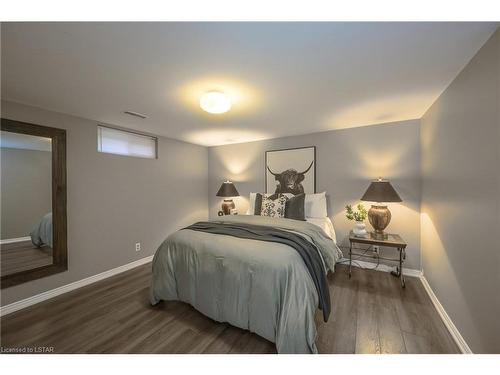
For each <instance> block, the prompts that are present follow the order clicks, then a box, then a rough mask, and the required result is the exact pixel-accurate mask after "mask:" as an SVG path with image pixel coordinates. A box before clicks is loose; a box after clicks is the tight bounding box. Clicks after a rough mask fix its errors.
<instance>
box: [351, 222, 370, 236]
mask: <svg viewBox="0 0 500 375" xmlns="http://www.w3.org/2000/svg"><path fill="white" fill-rule="evenodd" d="M352 231H353V233H354V235H356V236H364V235H365V234H366V233H367V232H366V225H365V223H364V222H363V221H356V224H355V225H354V229H353V230H352Z"/></svg>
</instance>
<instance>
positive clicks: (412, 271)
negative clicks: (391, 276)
mask: <svg viewBox="0 0 500 375" xmlns="http://www.w3.org/2000/svg"><path fill="white" fill-rule="evenodd" d="M339 262H342V264H349V258H342V259H340V261H339ZM352 265H353V267H359V266H361V268H371V269H374V270H375V271H381V272H391V271H394V269H395V266H389V265H387V264H382V263H380V264H379V265H378V267H377V268H373V267H375V266H376V263H372V262H366V261H363V260H353V261H352ZM403 275H405V276H413V277H420V276H422V271H420V270H415V269H412V268H404V267H403Z"/></svg>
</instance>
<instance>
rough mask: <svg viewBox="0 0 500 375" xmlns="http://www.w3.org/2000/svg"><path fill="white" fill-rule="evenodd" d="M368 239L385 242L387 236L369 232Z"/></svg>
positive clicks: (382, 233)
mask: <svg viewBox="0 0 500 375" xmlns="http://www.w3.org/2000/svg"><path fill="white" fill-rule="evenodd" d="M370 237H371V238H373V239H374V240H387V239H388V238H389V235H388V234H387V233H385V232H370Z"/></svg>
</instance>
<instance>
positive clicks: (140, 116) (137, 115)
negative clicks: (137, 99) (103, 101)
mask: <svg viewBox="0 0 500 375" xmlns="http://www.w3.org/2000/svg"><path fill="white" fill-rule="evenodd" d="M123 113H125V114H127V115H130V116H134V117H139V118H142V119H145V118H148V116H146V115H143V114H142V113H138V112H132V111H125V112H123Z"/></svg>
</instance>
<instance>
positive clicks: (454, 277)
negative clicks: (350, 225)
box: [421, 30, 500, 353]
mask: <svg viewBox="0 0 500 375" xmlns="http://www.w3.org/2000/svg"><path fill="white" fill-rule="evenodd" d="M499 55H500V31H498V30H497V31H496V33H495V34H494V35H493V36H492V37H491V39H490V40H489V41H488V42H487V43H486V44H485V45H484V46H483V47H482V48H481V50H480V51H479V52H478V53H477V55H476V56H475V57H474V58H473V59H472V60H471V61H470V62H469V64H468V65H467V66H466V67H465V68H464V69H463V70H462V72H461V73H460V74H459V75H458V76H457V78H456V79H455V80H454V81H453V82H452V83H451V84H450V86H449V87H448V88H447V89H446V90H445V91H444V93H443V94H442V95H441V97H440V98H439V99H438V100H437V101H436V102H435V103H434V104H433V105H432V107H431V108H430V109H429V110H428V112H427V113H426V114H425V115H424V117H423V119H422V131H421V136H422V178H423V195H422V231H421V236H422V240H421V242H422V252H423V269H424V274H425V277H426V278H427V280H428V281H429V284H430V286H431V287H432V289H433V290H434V292H435V293H436V295H437V297H438V299H439V301H440V302H441V304H442V305H443V306H444V308H445V310H446V311H447V313H448V314H449V315H450V317H451V319H452V320H453V322H454V323H455V325H456V326H457V328H458V329H459V331H460V332H461V334H462V336H464V338H465V340H466V341H467V343H468V344H469V346H470V347H471V349H472V351H474V352H490V353H492V352H496V353H499V352H500V323H499V320H498V319H499V317H500V252H499V244H498V231H499V229H500V207H499V193H500V153H499V152H500V151H499V149H500V119H499V112H498V111H499V107H500V101H499V84H500V78H499V76H500V61H499Z"/></svg>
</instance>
